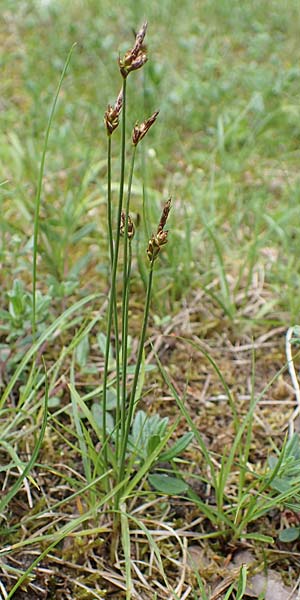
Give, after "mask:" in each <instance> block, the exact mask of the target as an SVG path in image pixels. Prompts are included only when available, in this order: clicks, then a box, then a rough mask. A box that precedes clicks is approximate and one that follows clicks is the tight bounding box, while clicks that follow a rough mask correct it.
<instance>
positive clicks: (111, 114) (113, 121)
mask: <svg viewBox="0 0 300 600" xmlns="http://www.w3.org/2000/svg"><path fill="white" fill-rule="evenodd" d="M122 106H123V90H121V91H120V93H119V95H118V97H117V100H116V103H115V106H114V107H112V106H111V105H110V104H109V105H108V107H107V110H106V112H105V113H104V123H105V125H106V131H107V135H112V133H113V132H114V130H115V129H117V127H118V125H119V117H120V113H121V110H122Z"/></svg>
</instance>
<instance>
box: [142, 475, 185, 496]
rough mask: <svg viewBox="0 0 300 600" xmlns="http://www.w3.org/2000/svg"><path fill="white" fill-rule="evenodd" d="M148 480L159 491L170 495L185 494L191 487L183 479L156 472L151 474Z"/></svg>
mask: <svg viewBox="0 0 300 600" xmlns="http://www.w3.org/2000/svg"><path fill="white" fill-rule="evenodd" d="M148 481H149V483H150V484H151V485H152V486H153V487H154V488H155V489H156V490H157V491H158V492H162V493H163V494H167V495H168V496H177V495H180V494H183V493H184V492H186V491H187V490H188V487H189V486H188V484H187V483H185V481H182V479H177V478H176V477H170V476H169V475H163V474H156V473H155V474H154V475H149V477H148Z"/></svg>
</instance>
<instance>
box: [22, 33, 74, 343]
mask: <svg viewBox="0 0 300 600" xmlns="http://www.w3.org/2000/svg"><path fill="white" fill-rule="evenodd" d="M75 46H76V44H73V46H72V47H71V49H70V51H69V54H68V56H67V59H66V62H65V64H64V68H63V70H62V73H61V76H60V79H59V82H58V86H57V89H56V92H55V96H54V99H53V102H52V106H51V110H50V115H49V119H48V123H47V128H46V133H45V140H44V146H43V151H42V158H41V164H40V169H39V176H38V184H37V191H36V197H35V208H34V223H33V260H32V315H31V323H32V325H31V326H32V335H33V337H35V334H36V284H37V254H38V236H39V216H40V206H41V196H42V185H43V178H44V170H45V160H46V153H47V149H48V141H49V135H50V129H51V126H52V121H53V117H54V113H55V109H56V105H57V101H58V96H59V92H60V90H61V86H62V83H63V80H64V78H65V74H66V71H67V68H68V66H69V63H70V60H71V56H72V53H73V50H74V48H75Z"/></svg>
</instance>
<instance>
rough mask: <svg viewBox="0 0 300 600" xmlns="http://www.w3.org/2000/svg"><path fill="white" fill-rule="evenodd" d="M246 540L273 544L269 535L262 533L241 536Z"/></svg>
mask: <svg viewBox="0 0 300 600" xmlns="http://www.w3.org/2000/svg"><path fill="white" fill-rule="evenodd" d="M243 537H244V538H246V539H247V540H255V541H256V542H266V543H267V544H274V539H273V538H272V537H271V536H270V535H264V534H263V533H246V534H245V535H243Z"/></svg>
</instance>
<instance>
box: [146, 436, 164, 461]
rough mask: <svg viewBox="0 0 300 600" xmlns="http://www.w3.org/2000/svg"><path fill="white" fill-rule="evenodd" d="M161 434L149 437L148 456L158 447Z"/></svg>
mask: <svg viewBox="0 0 300 600" xmlns="http://www.w3.org/2000/svg"><path fill="white" fill-rule="evenodd" d="M160 439H161V438H160V435H156V434H154V435H152V436H151V437H150V438H149V441H148V444H147V454H148V456H150V454H151V453H152V452H154V450H155V449H156V448H157V446H158V444H159V443H160Z"/></svg>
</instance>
